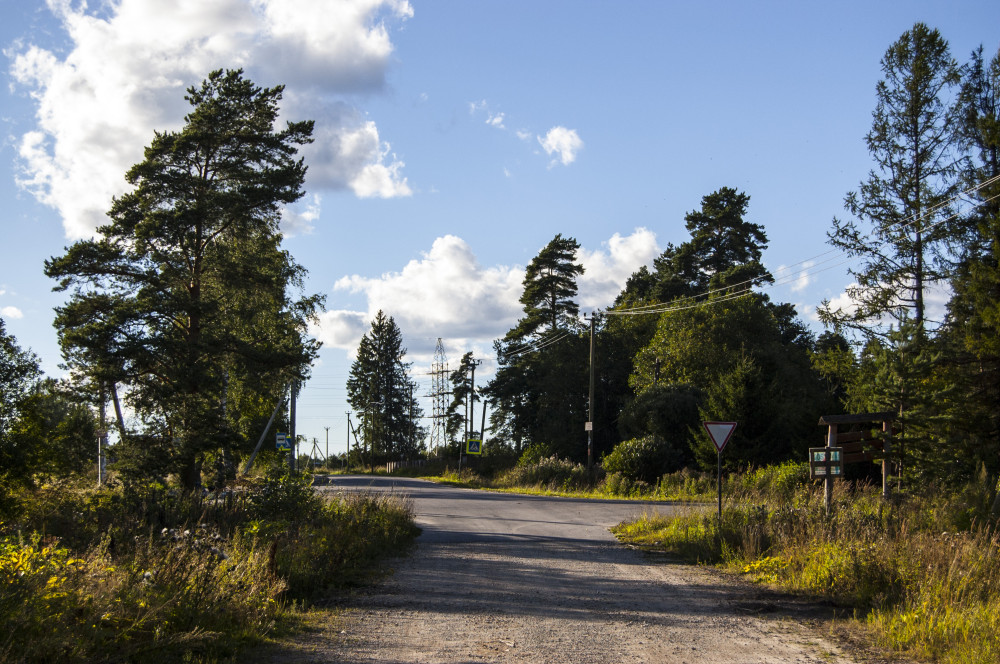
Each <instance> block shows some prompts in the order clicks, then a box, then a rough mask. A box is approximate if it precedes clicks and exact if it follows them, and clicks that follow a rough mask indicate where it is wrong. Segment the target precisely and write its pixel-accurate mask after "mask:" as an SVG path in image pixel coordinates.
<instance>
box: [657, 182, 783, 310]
mask: <svg viewBox="0 0 1000 664" xmlns="http://www.w3.org/2000/svg"><path fill="white" fill-rule="evenodd" d="M749 205H750V197H749V196H747V195H746V194H744V193H742V192H737V191H736V190H735V189H732V188H731V187H722V188H721V189H719V190H718V191H715V192H712V193H711V194H708V195H707V196H704V197H702V199H701V210H694V211H691V212H689V213H688V214H687V215H686V216H685V217H684V220H685V222H686V223H685V226H686V228H687V230H688V232H689V233H690V234H691V239H690V240H688V241H687V242H684V243H683V244H681V245H680V246H678V247H674V246H673V245H670V246H668V247H667V249H666V250H665V251H664V252H663V254H662V255H661V256H660V257H659V258H657V259H656V261H655V262H654V266H655V267H656V272H657V276H658V278H659V288H658V292H657V296H658V299H659V300H660V301H661V302H668V301H670V300H671V299H674V298H675V297H683V296H690V295H697V294H700V293H704V292H706V291H708V290H715V289H722V288H729V289H736V290H749V289H750V288H752V287H753V286H758V285H760V284H762V283H771V282H772V281H774V279H773V278H772V277H771V275H770V273H769V272H768V271H767V270H766V269H765V268H764V266H763V265H762V264H761V262H760V259H761V253H762V251H763V250H764V249H767V235H766V234H765V233H764V227H763V226H761V225H760V224H753V223H750V222H748V221H746V220H745V219H744V217H745V216H746V212H747V208H748V207H749Z"/></svg>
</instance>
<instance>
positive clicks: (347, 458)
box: [340, 411, 357, 469]
mask: <svg viewBox="0 0 1000 664" xmlns="http://www.w3.org/2000/svg"><path fill="white" fill-rule="evenodd" d="M345 415H347V448H346V452H344V462H345V463H348V466H349V465H350V460H351V432H352V431H354V427H353V426H351V411H347V412H346V413H345ZM355 438H357V436H355ZM340 467H341V469H343V467H344V464H343V463H341V464H340Z"/></svg>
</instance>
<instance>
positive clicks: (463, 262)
mask: <svg viewBox="0 0 1000 664" xmlns="http://www.w3.org/2000/svg"><path fill="white" fill-rule="evenodd" d="M523 279H524V271H523V269H521V268H518V267H507V266H497V267H492V268H485V267H483V266H481V265H480V264H479V263H478V262H477V261H476V258H475V256H474V255H473V253H472V250H471V248H470V247H469V245H468V244H467V243H466V242H465V241H464V240H462V239H461V238H459V237H456V236H454V235H446V236H444V237H440V238H438V239H436V240H435V241H434V244H433V245H432V247H431V249H430V251H428V252H426V253H425V254H423V255H422V256H421V257H420V258H419V259H414V260H411V261H410V262H409V263H407V264H406V265H405V266H404V267H403V268H402V270H400V271H399V272H390V273H386V274H383V275H381V276H380V277H377V278H369V277H362V276H360V275H351V276H345V277H343V278H341V279H340V280H338V281H337V283H336V284H334V290H341V291H348V292H352V293H364V295H365V296H366V298H367V300H368V310H367V311H365V312H336V315H333V316H330V315H326V316H324V317H322V318H321V322H320V326H319V330H318V333H317V338H318V339H320V340H321V341H323V342H324V343H325V344H327V345H331V346H336V347H339V348H348V349H352V348H353V347H354V346H355V345H356V344H357V342H358V341H359V340H360V337H361V335H362V334H364V333H365V332H366V331H367V326H368V323H369V322H370V321H371V319H372V318H374V316H375V313H376V312H377V311H378V310H379V309H381V310H382V311H384V312H385V313H386V315H389V316H392V317H393V318H394V319H395V320H396V323H397V324H398V325H399V327H400V329H401V330H402V331H403V333H404V335H406V336H412V337H420V338H427V339H434V338H437V337H448V338H450V339H470V340H480V341H487V342H488V341H491V340H492V339H494V338H496V337H498V336H501V335H503V334H504V333H505V332H506V331H507V329H509V328H510V327H511V326H512V325H513V324H514V323H515V322H516V320H517V318H518V315H519V314H520V312H521V305H520V304H519V303H518V298H519V297H520V296H521V282H522V280H523ZM349 314H350V315H353V316H354V318H351V317H350V316H349ZM348 318H350V319H351V320H352V321H353V320H355V319H357V320H362V321H364V324H363V325H361V326H357V325H353V324H352V325H346V324H345V323H344V321H345V319H348ZM328 323H329V324H330V325H331V326H332V328H331V329H330V330H328V329H327V324H328ZM347 331H353V332H355V333H356V336H355V337H353V338H348V337H347V335H346V334H345V332H347Z"/></svg>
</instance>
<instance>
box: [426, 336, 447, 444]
mask: <svg viewBox="0 0 1000 664" xmlns="http://www.w3.org/2000/svg"><path fill="white" fill-rule="evenodd" d="M448 394H449V391H448V358H447V357H446V356H445V354H444V344H443V343H441V337H438V340H437V347H435V348H434V363H433V364H432V365H431V394H430V396H431V398H432V399H434V406H433V415H432V419H433V424H432V425H431V452H432V453H437V451H438V448H440V447H444V446H445V445H446V444H447V443H448V432H447V424H448V419H447V418H448Z"/></svg>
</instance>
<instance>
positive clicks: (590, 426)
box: [587, 311, 597, 468]
mask: <svg viewBox="0 0 1000 664" xmlns="http://www.w3.org/2000/svg"><path fill="white" fill-rule="evenodd" d="M595 320H597V316H596V314H594V312H593V311H591V312H590V396H589V398H588V400H587V468H593V467H594V321H595Z"/></svg>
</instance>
